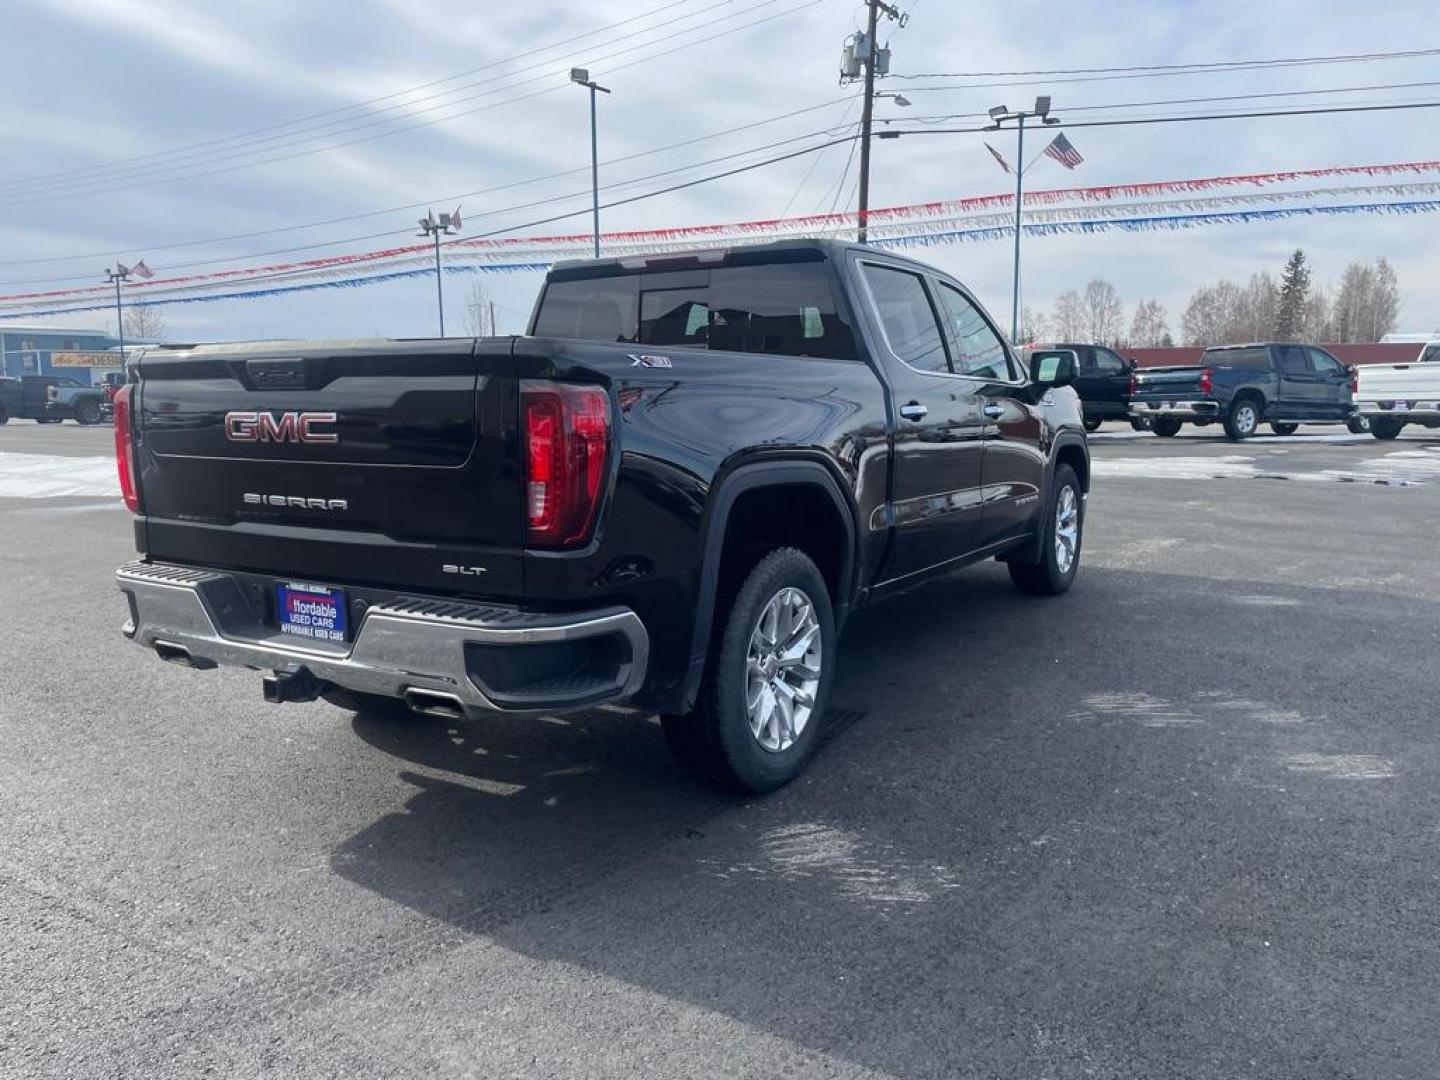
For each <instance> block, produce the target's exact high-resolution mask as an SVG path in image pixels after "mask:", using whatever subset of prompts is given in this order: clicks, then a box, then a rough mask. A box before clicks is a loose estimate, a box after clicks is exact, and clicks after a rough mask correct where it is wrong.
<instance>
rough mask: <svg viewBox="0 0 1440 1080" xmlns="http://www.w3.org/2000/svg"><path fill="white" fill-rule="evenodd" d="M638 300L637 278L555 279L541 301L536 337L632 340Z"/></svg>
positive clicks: (536, 324) (546, 289)
mask: <svg viewBox="0 0 1440 1080" xmlns="http://www.w3.org/2000/svg"><path fill="white" fill-rule="evenodd" d="M639 300H640V281H639V278H637V277H613V278H583V279H581V280H579V281H552V282H551V283H550V284H548V285H546V286H545V295H544V297H543V298H542V299H541V301H540V312H539V314H538V315H537V316H536V318H535V336H536V337H558V338H579V339H582V340H585V341H621V342H633V341H634V340H635V322H636V320H635V310H636V305H637V304H638V303H639Z"/></svg>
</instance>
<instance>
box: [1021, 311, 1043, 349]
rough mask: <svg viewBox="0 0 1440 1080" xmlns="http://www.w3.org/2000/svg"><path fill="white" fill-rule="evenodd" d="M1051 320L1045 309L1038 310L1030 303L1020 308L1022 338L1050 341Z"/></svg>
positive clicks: (1025, 339)
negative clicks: (1046, 315)
mask: <svg viewBox="0 0 1440 1080" xmlns="http://www.w3.org/2000/svg"><path fill="white" fill-rule="evenodd" d="M1049 331H1050V320H1049V319H1047V318H1046V317H1045V313H1044V312H1043V311H1037V310H1036V309H1035V308H1032V307H1031V306H1030V305H1029V304H1026V305H1025V306H1024V307H1022V308H1021V309H1020V340H1021V341H1048V340H1049V338H1048V337H1047V335H1048V333H1049Z"/></svg>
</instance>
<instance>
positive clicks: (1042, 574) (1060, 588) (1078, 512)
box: [1009, 465, 1085, 596]
mask: <svg viewBox="0 0 1440 1080" xmlns="http://www.w3.org/2000/svg"><path fill="white" fill-rule="evenodd" d="M1067 491H1068V492H1069V493H1070V499H1071V500H1072V501H1071V503H1070V504H1069V505H1071V506H1073V508H1074V513H1075V533H1074V543H1073V545H1072V547H1071V551H1072V554H1071V558H1070V565H1069V566H1068V567H1066V568H1064V569H1062V568H1061V566H1060V562H1059V551H1058V545H1057V543H1056V524H1057V520H1058V518H1059V516H1060V508H1061V506H1062V505H1064V504H1065V493H1066V492H1067ZM1040 530H1041V532H1040V561H1039V562H1036V563H1023V562H1012V563H1010V564H1009V566H1010V580H1011V581H1013V582H1014V583H1015V587H1016V588H1017V589H1019V590H1020V591H1021V592H1023V593H1026V594H1028V595H1030V596H1059V595H1060V594H1061V593H1064V592H1068V591H1069V590H1070V586H1071V585H1073V584H1074V583H1075V575H1076V574H1078V573H1079V572H1080V549H1081V545H1082V543H1083V541H1084V539H1085V497H1084V492H1083V491H1082V490H1081V487H1080V480H1079V478H1078V477H1076V475H1075V470H1074V469H1072V468H1071V467H1070V466H1069V465H1057V466H1056V468H1055V479H1054V481H1053V482H1052V483H1051V484H1050V501H1049V504H1048V505H1047V506H1046V508H1045V517H1044V520H1043V521H1041V523H1040Z"/></svg>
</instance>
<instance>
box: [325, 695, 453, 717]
mask: <svg viewBox="0 0 1440 1080" xmlns="http://www.w3.org/2000/svg"><path fill="white" fill-rule="evenodd" d="M320 696H321V697H322V698H324V699H325V700H326V701H328V702H329V703H330V704H331V705H334V706H335V707H336V708H339V709H345V710H347V711H348V712H353V713H364V714H365V715H366V716H375V717H379V718H381V719H384V720H396V721H404V720H414V721H417V722H418V721H421V720H426V719H429V717H426V716H425V715H424V714H423V713H417V712H415V711H414V710H413V709H411V708H410V706H409V705H406V704H405V702H403V701H401V700H400V699H399V698H393V697H386V696H385V695H384V694H366V693H362V692H361V691H359V690H345V689H343V688H341V687H339V686H337V687H335V688H334V689H333V690H326V691H325V692H324V693H323V694H321V695H320Z"/></svg>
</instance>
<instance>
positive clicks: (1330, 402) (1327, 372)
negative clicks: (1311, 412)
mask: <svg viewBox="0 0 1440 1080" xmlns="http://www.w3.org/2000/svg"><path fill="white" fill-rule="evenodd" d="M1305 351H1306V352H1308V353H1309V354H1310V367H1311V368H1312V369H1313V370H1314V373H1315V386H1316V390H1317V393H1316V400H1315V409H1316V416H1317V418H1320V419H1332V420H1333V419H1338V418H1341V417H1345V416H1348V415H1349V413H1350V404H1351V395H1350V373H1349V372H1348V371H1346V370H1345V365H1344V364H1342V363H1340V361H1339V360H1336V359H1335V358H1334V357H1333V356H1331V355H1330V354H1329V353H1327V352H1326V351H1325V350H1324V349H1316V348H1314V347H1311V346H1307V347H1306V350H1305Z"/></svg>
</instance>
